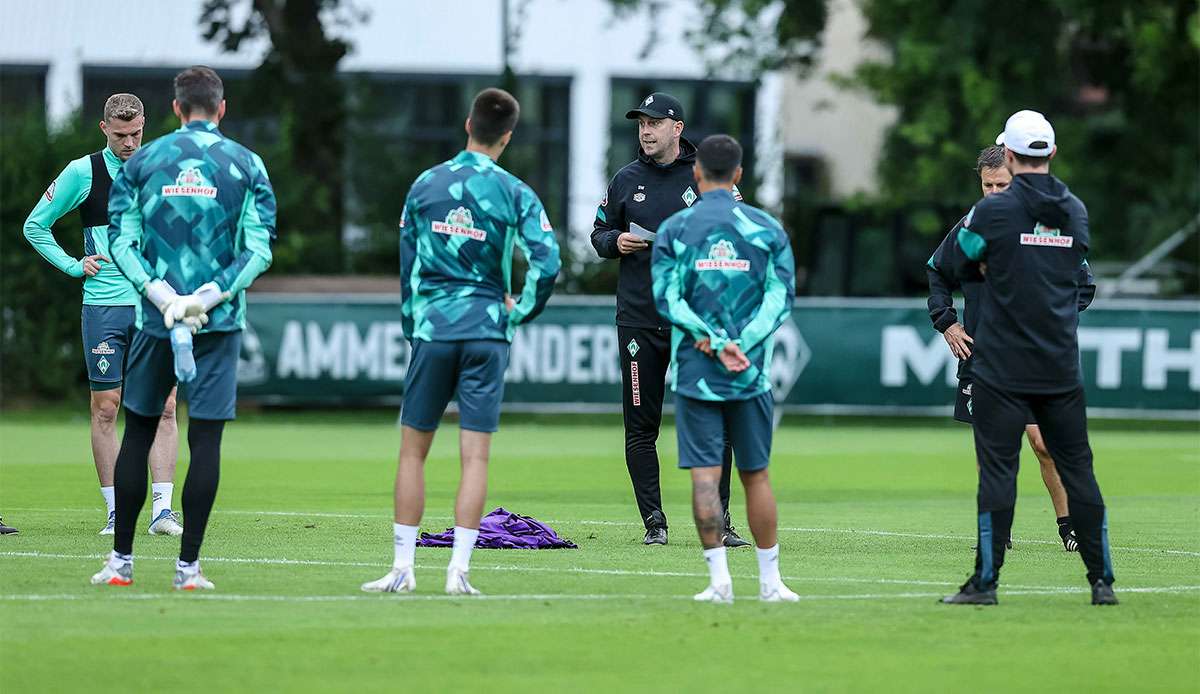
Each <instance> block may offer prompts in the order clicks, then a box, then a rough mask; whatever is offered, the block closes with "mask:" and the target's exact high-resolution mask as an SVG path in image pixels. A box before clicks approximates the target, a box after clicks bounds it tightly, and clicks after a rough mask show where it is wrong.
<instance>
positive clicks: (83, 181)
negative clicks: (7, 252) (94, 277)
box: [23, 159, 92, 277]
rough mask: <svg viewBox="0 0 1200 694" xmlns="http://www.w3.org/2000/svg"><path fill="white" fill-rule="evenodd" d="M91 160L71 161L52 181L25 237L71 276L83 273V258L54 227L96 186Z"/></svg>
mask: <svg viewBox="0 0 1200 694" xmlns="http://www.w3.org/2000/svg"><path fill="white" fill-rule="evenodd" d="M86 164H87V160H86V159H84V160H82V162H81V161H80V160H76V161H73V162H71V163H70V164H67V166H66V168H64V169H63V170H62V173H60V174H58V178H55V179H54V181H53V182H52V183H51V184H50V187H49V188H47V189H46V192H45V193H44V194H43V195H42V197H40V198H38V201H37V205H34V207H33V211H31V212H30V213H29V217H28V218H26V220H25V227H24V229H23V231H24V233H25V240H26V241H28V242H29V244H30V245H31V246H33V249H34V250H35V251H37V252H38V254H39V255H41V256H42V257H43V258H45V259H46V261H47V262H48V263H50V264H51V265H53V266H54V267H56V268H58V269H59V271H61V272H65V273H66V274H68V275H70V276H71V277H83V261H81V260H76V259H75V258H74V257H72V256H71V255H69V254H68V253H67V252H66V251H64V250H63V248H62V246H60V245H58V241H56V240H55V238H54V233H53V232H52V231H51V230H50V228H51V227H52V226H54V223H55V222H57V221H58V220H59V219H62V217H63V216H64V215H66V214H67V213H68V212H70V211H71V210H73V209H75V208H76V207H79V204H80V203H82V202H83V201H84V199H85V198H87V195H88V192H90V191H91V189H92V169H91V167H90V166H87V165H86Z"/></svg>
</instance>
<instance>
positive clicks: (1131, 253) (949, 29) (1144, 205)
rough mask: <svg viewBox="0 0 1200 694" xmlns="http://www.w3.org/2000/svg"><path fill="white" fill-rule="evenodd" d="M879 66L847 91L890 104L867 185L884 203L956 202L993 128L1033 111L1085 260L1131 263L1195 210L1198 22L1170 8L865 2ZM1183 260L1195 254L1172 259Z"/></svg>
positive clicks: (1192, 12) (1186, 10) (1182, 8)
mask: <svg viewBox="0 0 1200 694" xmlns="http://www.w3.org/2000/svg"><path fill="white" fill-rule="evenodd" d="M862 10H863V13H864V14H865V15H866V19H867V21H868V24H869V31H868V35H869V36H870V37H871V38H873V39H875V40H877V41H879V42H881V43H882V44H883V45H884V46H885V47H886V48H887V52H888V59H887V60H883V61H878V62H872V63H867V64H865V65H862V66H860V68H859V69H858V71H857V73H856V74H855V76H854V80H853V83H854V84H856V85H858V86H861V87H865V88H866V89H868V90H869V91H870V92H871V93H872V94H873V95H874V96H875V97H876V98H877V99H878V100H879V101H880V102H881V103H887V104H893V105H895V106H897V107H898V108H899V111H900V113H899V118H898V120H897V123H896V125H895V126H894V127H893V128H892V129H891V131H890V132H889V133H888V135H887V141H886V144H885V147H884V153H883V159H882V162H881V164H880V172H879V173H880V181H881V184H882V191H883V194H884V196H885V197H886V199H887V201H889V202H891V203H893V204H898V205H902V204H906V203H912V202H918V201H927V200H938V201H952V200H962V201H964V203H968V204H969V202H970V198H973V197H974V196H975V195H976V194H977V193H976V191H974V190H973V189H972V188H971V187H970V186H967V185H964V179H965V180H966V181H970V178H969V177H966V176H962V175H953V173H954V172H966V171H968V170H969V168H970V167H971V165H972V163H973V161H974V158H975V156H976V153H977V152H978V150H979V149H980V148H982V147H983V146H985V145H987V144H989V143H991V142H992V140H993V139H994V138H995V136H996V133H997V132H998V131H1000V130H1001V129H1002V128H1003V125H1004V120H1005V118H1006V117H1007V116H1008V115H1009V114H1011V113H1013V112H1014V111H1017V110H1019V109H1022V108H1032V109H1035V110H1039V111H1042V112H1044V113H1046V114H1047V116H1048V117H1049V118H1050V119H1051V121H1052V122H1053V123H1054V125H1055V129H1056V135H1057V140H1058V147H1059V155H1058V156H1057V157H1056V158H1055V161H1054V164H1053V171H1054V173H1055V174H1056V175H1058V176H1060V177H1061V178H1063V179H1064V180H1065V181H1067V182H1068V184H1069V185H1070V186H1071V188H1072V190H1073V191H1074V192H1075V193H1076V194H1078V195H1079V196H1080V197H1081V198H1082V199H1083V200H1084V201H1085V203H1087V205H1088V206H1089V209H1090V219H1091V225H1092V238H1093V252H1094V254H1095V255H1096V256H1098V257H1101V258H1105V257H1107V258H1123V259H1132V258H1133V257H1135V256H1136V255H1137V254H1138V253H1140V252H1144V251H1146V250H1149V248H1151V247H1152V246H1153V244H1154V243H1156V242H1157V241H1159V240H1161V239H1162V238H1164V237H1165V236H1167V235H1168V234H1170V233H1171V232H1173V231H1174V230H1175V229H1177V228H1178V227H1180V226H1182V225H1183V224H1184V223H1185V222H1186V221H1187V220H1189V219H1191V218H1192V217H1193V216H1194V215H1195V214H1196V212H1197V210H1198V209H1200V191H1198V188H1197V184H1196V180H1197V179H1196V171H1197V163H1198V162H1197V156H1198V152H1200V130H1198V129H1197V127H1196V124H1197V123H1198V122H1200V81H1198V80H1197V76H1198V75H1200V57H1198V56H1200V53H1198V52H1197V49H1198V48H1200V25H1198V24H1197V14H1196V4H1195V3H1194V2H1190V1H1183V0H1143V2H1139V3H1127V2H1120V1H1119V0H1099V1H1097V0H1053V1H1051V2H1020V3H1015V4H1014V3H995V2H988V1H987V0H955V1H953V2H951V1H949V0H943V1H942V2H921V1H918V0H865V1H864V2H863V3H862ZM1183 252H1185V253H1190V254H1191V257H1192V258H1193V259H1194V257H1195V246H1194V245H1193V246H1192V247H1191V249H1190V250H1185V251H1183Z"/></svg>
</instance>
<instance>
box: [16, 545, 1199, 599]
mask: <svg viewBox="0 0 1200 694" xmlns="http://www.w3.org/2000/svg"><path fill="white" fill-rule="evenodd" d="M0 556H4V557H24V558H29V559H72V560H76V559H93V560H102V559H104V558H105V557H106V556H107V555H105V554H55V553H48V552H0ZM138 558H139V559H141V560H143V561H173V560H174V559H175V557H160V556H139V557H138ZM204 561H206V562H213V563H227V564H259V565H277V566H343V567H362V568H377V569H379V568H386V567H388V566H390V564H387V563H386V562H365V561H329V560H321V559H283V558H275V557H263V558H253V557H205V558H204ZM416 568H418V569H421V570H424V571H436V570H440V569H443V568H444V566H443V565H441V564H417V565H416ZM471 568H472V569H474V570H476V571H506V572H515V573H557V574H600V575H604V576H646V577H660V578H707V577H708V574H707V573H701V572H689V571H654V570H650V569H646V570H637V571H634V570H629V569H589V568H583V567H565V568H557V567H550V566H503V565H496V566H485V565H482V564H476V565H474V566H472V567H471ZM733 577H734V578H739V579H746V580H750V579H754V578H757V577H758V576H757V575H751V574H734V575H733ZM783 578H785V579H786V580H788V581H797V582H799V583H834V584H839V583H861V584H871V585H902V586H908V585H912V586H956V585H958V582H956V581H930V580H923V579H902V578H849V577H814V576H784V577H783ZM1004 589H1005V592H1008V591H1009V590H1014V591H1018V590H1027V591H1034V592H1032V593H1030V594H1031V595H1038V594H1041V593H1039V592H1038V591H1042V592H1045V591H1051V592H1053V591H1065V592H1079V591H1085V590H1086V589H1084V588H1073V587H1062V586H1030V585H1021V584H1015V583H1014V584H1004ZM1121 590H1122V591H1123V592H1160V591H1165V592H1178V591H1185V590H1200V586H1174V587H1168V588H1162V587H1130V588H1124V587H1122V588H1121ZM1009 594H1015V593H1009Z"/></svg>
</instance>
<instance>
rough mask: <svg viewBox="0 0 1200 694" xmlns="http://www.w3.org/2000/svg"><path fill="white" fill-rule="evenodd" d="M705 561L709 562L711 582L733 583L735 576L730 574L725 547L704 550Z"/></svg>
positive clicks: (719, 584)
mask: <svg viewBox="0 0 1200 694" xmlns="http://www.w3.org/2000/svg"><path fill="white" fill-rule="evenodd" d="M704 561H706V562H708V578H709V583H711V584H713V585H714V586H729V585H733V578H732V577H730V575H729V563H728V562H727V561H726V559H725V548H724V547H713V548H712V549H706V550H704Z"/></svg>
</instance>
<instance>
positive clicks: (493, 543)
mask: <svg viewBox="0 0 1200 694" xmlns="http://www.w3.org/2000/svg"><path fill="white" fill-rule="evenodd" d="M453 545H454V528H446V531H445V532H441V533H421V538H420V539H419V540H417V546H418V547H451V546H453ZM475 547H476V548H478V549H579V546H578V545H576V544H575V543H574V542H571V541H570V540H564V539H563V538H561V537H559V536H558V533H556V532H554V528H551V527H550V526H548V525H546V524H545V523H543V522H541V521H540V520H538V519H536V518H531V517H529V516H522V515H521V514H519V513H512V512H511V511H506V510H504V509H503V508H497V509H496V510H495V511H492V512H491V513H489V514H487V515H486V516H484V517H483V519H482V520H480V521H479V539H478V540H476V541H475Z"/></svg>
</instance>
